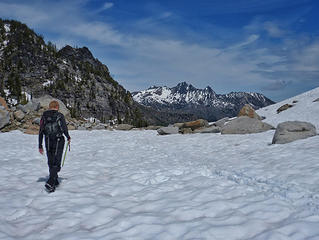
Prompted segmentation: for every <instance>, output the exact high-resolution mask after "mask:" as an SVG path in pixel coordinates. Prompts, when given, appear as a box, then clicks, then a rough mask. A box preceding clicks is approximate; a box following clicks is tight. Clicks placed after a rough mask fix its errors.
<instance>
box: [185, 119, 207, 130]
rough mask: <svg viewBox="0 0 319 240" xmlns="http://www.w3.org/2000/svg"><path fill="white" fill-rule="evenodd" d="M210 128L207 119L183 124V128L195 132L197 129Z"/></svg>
mask: <svg viewBox="0 0 319 240" xmlns="http://www.w3.org/2000/svg"><path fill="white" fill-rule="evenodd" d="M208 126H209V124H208V122H207V120H205V119H197V120H195V121H191V122H185V123H184V124H183V128H191V129H192V130H195V129H197V128H203V127H208Z"/></svg>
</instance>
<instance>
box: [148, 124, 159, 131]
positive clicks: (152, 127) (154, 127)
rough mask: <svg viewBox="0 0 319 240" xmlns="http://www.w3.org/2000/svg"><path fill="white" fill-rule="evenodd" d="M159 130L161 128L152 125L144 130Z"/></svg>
mask: <svg viewBox="0 0 319 240" xmlns="http://www.w3.org/2000/svg"><path fill="white" fill-rule="evenodd" d="M160 128H161V126H153V125H151V126H147V127H146V128H145V129H146V130H157V129H160Z"/></svg>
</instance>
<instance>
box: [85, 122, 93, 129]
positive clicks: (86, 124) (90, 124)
mask: <svg viewBox="0 0 319 240" xmlns="http://www.w3.org/2000/svg"><path fill="white" fill-rule="evenodd" d="M84 127H85V128H91V127H92V123H84Z"/></svg>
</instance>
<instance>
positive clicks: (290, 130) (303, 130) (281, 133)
mask: <svg viewBox="0 0 319 240" xmlns="http://www.w3.org/2000/svg"><path fill="white" fill-rule="evenodd" d="M315 135H317V132H316V127H315V126H314V125H312V124H311V123H308V122H300V121H288V122H283V123H280V124H278V126H277V129H276V132H275V135H274V137H273V139H272V143H273V144H277V143H279V144H284V143H289V142H293V141H295V140H298V139H304V138H308V137H312V136H315Z"/></svg>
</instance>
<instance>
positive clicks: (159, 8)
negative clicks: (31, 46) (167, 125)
mask: <svg viewBox="0 0 319 240" xmlns="http://www.w3.org/2000/svg"><path fill="white" fill-rule="evenodd" d="M318 16H319V1H317V0H267V1H265V0H210V1H209V0H197V1H191V0H184V1H182V0H171V1H169V0H161V1H160V0H130V1H129V0H109V1H102V0H91V1H89V0H74V1H70V0H63V1H62V0H55V1H49V0H0V17H1V18H3V19H16V20H19V21H22V22H24V23H26V24H27V25H28V26H29V27H31V28H32V29H34V30H35V31H36V32H37V33H39V34H42V35H43V36H44V39H45V40H46V41H51V42H53V43H55V44H56V45H57V46H58V47H59V48H61V47H63V46H65V45H67V44H69V45H71V46H77V47H82V46H87V47H88V48H89V49H90V50H91V51H92V53H93V55H94V56H95V57H96V58H98V59H99V60H100V61H101V62H102V63H104V64H106V65H107V66H108V67H109V69H110V72H111V74H112V75H113V77H114V79H115V80H117V81H118V82H119V83H120V84H121V85H123V86H124V87H125V88H126V89H127V90H130V91H136V90H143V89H146V88H148V87H149V86H151V85H166V86H169V87H172V86H175V85H176V84H177V83H179V82H182V81H186V82H188V83H191V84H192V85H194V86H195V87H197V88H204V87H206V86H211V87H212V88H213V89H214V90H215V91H216V92H217V93H228V92H231V91H253V92H260V93H263V94H265V95H266V96H267V97H269V98H271V99H273V100H275V101H280V100H283V99H286V98H288V97H292V96H294V95H297V94H299V93H302V92H304V91H307V90H310V89H312V88H315V87H318V86H319V21H318V18H319V17H318Z"/></svg>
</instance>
